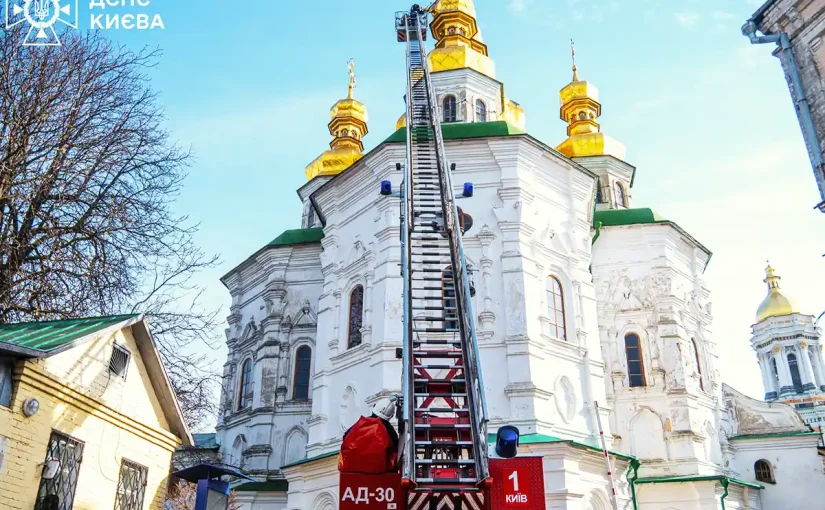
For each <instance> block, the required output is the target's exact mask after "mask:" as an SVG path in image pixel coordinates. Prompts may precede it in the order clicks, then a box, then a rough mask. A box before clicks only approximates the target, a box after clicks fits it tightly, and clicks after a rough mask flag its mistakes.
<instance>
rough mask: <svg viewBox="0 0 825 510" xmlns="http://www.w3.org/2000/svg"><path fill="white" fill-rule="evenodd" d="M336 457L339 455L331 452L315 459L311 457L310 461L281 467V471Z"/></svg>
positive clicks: (304, 460) (305, 460) (300, 461)
mask: <svg viewBox="0 0 825 510" xmlns="http://www.w3.org/2000/svg"><path fill="white" fill-rule="evenodd" d="M336 455H338V452H337V451H335V452H329V453H322V454H321V455H316V456H315V457H310V458H308V459H303V460H299V461H298V462H293V463H292V464H287V465H286V466H281V469H284V468H291V467H295V466H300V465H301V464H309V463H310V462H315V461H316V460H322V459H328V458H330V457H335V456H336Z"/></svg>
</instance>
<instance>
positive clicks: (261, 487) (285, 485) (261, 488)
mask: <svg viewBox="0 0 825 510" xmlns="http://www.w3.org/2000/svg"><path fill="white" fill-rule="evenodd" d="M232 490H234V491H236V492H286V491H288V490H289V482H288V481H286V480H267V481H266V482H247V483H243V484H241V485H238V486H237V487H235V488H234V489H232Z"/></svg>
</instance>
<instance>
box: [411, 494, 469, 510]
mask: <svg viewBox="0 0 825 510" xmlns="http://www.w3.org/2000/svg"><path fill="white" fill-rule="evenodd" d="M461 497H462V500H463V501H464V505H463V508H464V509H468V510H484V509H485V507H484V493H483V492H467V493H464V494H462V495H461ZM454 498H455V493H449V494H440V493H437V492H411V493H409V494H408V496H407V510H429V509H430V501H432V500H435V501H438V503H436V506H435V508H436V510H455V503H454V502H453V500H454Z"/></svg>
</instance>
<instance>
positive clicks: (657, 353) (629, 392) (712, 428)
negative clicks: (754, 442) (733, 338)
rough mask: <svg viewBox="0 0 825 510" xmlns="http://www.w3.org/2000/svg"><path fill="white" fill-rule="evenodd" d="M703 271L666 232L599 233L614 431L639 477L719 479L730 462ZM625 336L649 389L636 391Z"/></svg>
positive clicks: (661, 227)
mask: <svg viewBox="0 0 825 510" xmlns="http://www.w3.org/2000/svg"><path fill="white" fill-rule="evenodd" d="M706 262H707V254H706V253H705V252H704V251H702V250H700V249H698V248H697V246H696V245H695V244H692V243H690V242H689V241H687V240H686V238H685V236H683V235H682V234H681V232H679V231H678V230H677V228H676V227H674V226H672V225H670V224H645V225H632V226H623V227H608V228H603V229H602V230H601V232H600V235H599V238H598V240H597V242H596V245H595V247H594V253H593V266H592V269H593V279H594V283H595V285H596V288H597V296H598V308H599V329H600V337H601V339H602V343H603V350H604V355H605V358H606V360H607V364H608V372H609V374H610V380H609V382H608V384H607V390H608V395H609V398H610V403H611V405H612V406H613V408H614V411H615V412H614V413H613V414H612V415H611V424H612V426H613V427H614V429H613V430H614V433H616V434H617V435H618V436H619V437H620V438H621V442H620V449H621V451H623V452H625V453H630V454H633V455H637V456H638V457H639V458H640V460H642V461H643V465H642V469H641V471H640V473H641V475H642V476H657V475H659V474H663V473H668V474H670V475H689V474H699V473H701V474H713V473H718V472H720V470H721V464H723V462H724V459H723V457H722V451H721V446H720V442H719V434H718V430H719V416H720V412H719V400H718V397H717V396H716V389H717V387H718V380H719V379H718V375H717V369H716V349H715V343H714V341H713V339H712V336H711V333H710V321H711V317H710V313H709V310H710V307H709V304H708V302H707V298H708V291H707V288H706V287H705V284H704V281H703V279H702V276H701V275H702V272H703V271H704V265H705V264H706ZM629 335H636V336H638V342H639V344H640V346H641V359H642V361H643V373H642V376H643V378H644V380H643V384H642V385H640V386H636V387H632V386H631V380H630V375H629V368H628V356H627V355H626V348H625V347H626V342H627V341H628V340H627V339H628V336H629ZM694 340H695V345H696V347H695V349H696V351H694V343H693V341H694ZM630 352H631V353H633V352H635V351H633V350H631V351H630ZM696 352H698V358H699V363H698V364H697V362H696V355H695V354H696ZM637 427H638V429H637ZM651 438H657V439H655V440H654V441H653V442H651Z"/></svg>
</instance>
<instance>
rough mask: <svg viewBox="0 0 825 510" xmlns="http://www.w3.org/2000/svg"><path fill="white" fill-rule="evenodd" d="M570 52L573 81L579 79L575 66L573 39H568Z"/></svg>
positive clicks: (574, 44)
mask: <svg viewBox="0 0 825 510" xmlns="http://www.w3.org/2000/svg"><path fill="white" fill-rule="evenodd" d="M570 53H571V54H572V55H573V81H574V82H577V81H579V73H578V71H579V70H578V68H577V67H576V43H574V42H573V39H570Z"/></svg>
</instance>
